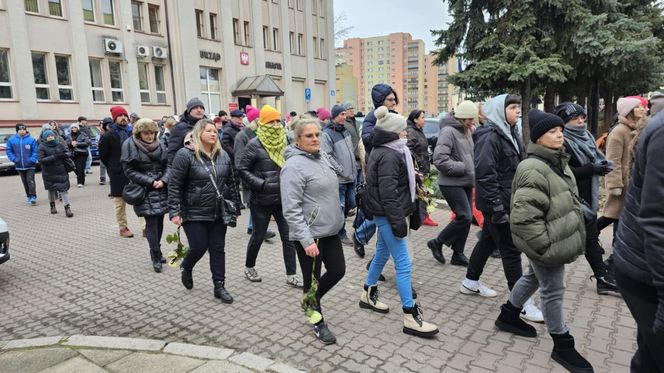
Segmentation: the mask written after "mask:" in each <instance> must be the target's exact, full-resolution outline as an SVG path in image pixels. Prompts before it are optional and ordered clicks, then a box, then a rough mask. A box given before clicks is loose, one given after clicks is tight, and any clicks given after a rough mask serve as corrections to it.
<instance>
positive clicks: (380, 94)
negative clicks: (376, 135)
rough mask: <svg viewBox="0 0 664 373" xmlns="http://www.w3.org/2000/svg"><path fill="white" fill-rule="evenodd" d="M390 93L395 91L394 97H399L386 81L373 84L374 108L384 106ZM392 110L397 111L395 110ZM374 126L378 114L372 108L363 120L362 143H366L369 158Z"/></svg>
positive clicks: (372, 97)
mask: <svg viewBox="0 0 664 373" xmlns="http://www.w3.org/2000/svg"><path fill="white" fill-rule="evenodd" d="M390 93H394V97H395V98H396V97H397V93H396V92H395V91H394V89H392V87H390V86H389V85H387V84H385V83H379V84H376V85H375V86H373V88H371V101H373V104H374V109H378V108H379V107H381V106H383V103H384V102H385V99H386V98H387V96H389V94H390ZM392 112H393V113H396V112H395V111H392ZM374 127H376V115H374V110H371V111H370V112H369V114H367V116H366V117H365V118H364V122H362V143H364V150H365V151H366V152H367V159H369V153H370V152H371V149H372V148H373V131H374Z"/></svg>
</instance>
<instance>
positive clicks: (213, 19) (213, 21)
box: [210, 13, 217, 40]
mask: <svg viewBox="0 0 664 373" xmlns="http://www.w3.org/2000/svg"><path fill="white" fill-rule="evenodd" d="M210 39H212V40H217V15H216V14H214V13H210Z"/></svg>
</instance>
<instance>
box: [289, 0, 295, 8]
mask: <svg viewBox="0 0 664 373" xmlns="http://www.w3.org/2000/svg"><path fill="white" fill-rule="evenodd" d="M293 1H295V0H288V7H289V8H291V9H293Z"/></svg>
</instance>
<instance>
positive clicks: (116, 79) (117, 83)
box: [108, 61, 124, 102]
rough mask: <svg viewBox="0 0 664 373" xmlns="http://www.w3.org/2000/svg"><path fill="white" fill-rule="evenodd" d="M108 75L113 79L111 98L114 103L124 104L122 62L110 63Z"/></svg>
mask: <svg viewBox="0 0 664 373" xmlns="http://www.w3.org/2000/svg"><path fill="white" fill-rule="evenodd" d="M108 73H109V75H110V77H111V98H112V100H113V102H124V91H123V90H122V65H121V63H120V61H108Z"/></svg>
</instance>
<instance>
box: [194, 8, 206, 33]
mask: <svg viewBox="0 0 664 373" xmlns="http://www.w3.org/2000/svg"><path fill="white" fill-rule="evenodd" d="M204 28H205V24H204V22H203V11H202V10H198V9H196V35H197V36H198V37H199V38H203V37H205V29H204Z"/></svg>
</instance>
